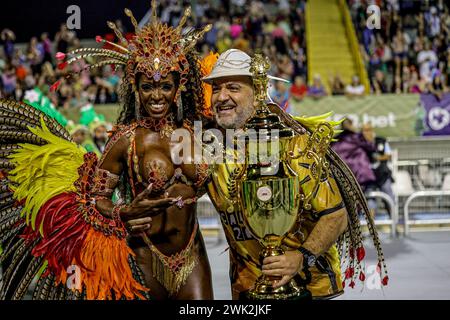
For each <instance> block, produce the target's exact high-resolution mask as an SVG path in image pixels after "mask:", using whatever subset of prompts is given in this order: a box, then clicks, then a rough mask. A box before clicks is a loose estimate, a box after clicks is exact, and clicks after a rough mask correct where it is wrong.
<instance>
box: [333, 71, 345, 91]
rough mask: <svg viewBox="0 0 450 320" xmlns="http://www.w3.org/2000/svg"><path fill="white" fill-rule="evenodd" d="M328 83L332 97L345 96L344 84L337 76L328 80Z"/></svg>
mask: <svg viewBox="0 0 450 320" xmlns="http://www.w3.org/2000/svg"><path fill="white" fill-rule="evenodd" d="M329 83H330V88H331V94H332V95H334V96H338V95H344V94H345V84H344V82H343V81H342V79H341V76H340V75H339V74H336V75H335V76H334V77H333V78H332V79H330V80H329Z"/></svg>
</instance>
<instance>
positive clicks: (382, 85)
mask: <svg viewBox="0 0 450 320" xmlns="http://www.w3.org/2000/svg"><path fill="white" fill-rule="evenodd" d="M372 88H373V91H374V92H375V93H376V94H381V93H386V92H388V90H387V84H386V79H385V76H384V73H383V71H381V70H377V71H375V77H374V78H373V79H372Z"/></svg>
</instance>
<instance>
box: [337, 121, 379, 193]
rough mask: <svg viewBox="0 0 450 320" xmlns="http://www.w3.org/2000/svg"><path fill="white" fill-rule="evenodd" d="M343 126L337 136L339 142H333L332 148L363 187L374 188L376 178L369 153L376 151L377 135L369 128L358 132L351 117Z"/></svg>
mask: <svg viewBox="0 0 450 320" xmlns="http://www.w3.org/2000/svg"><path fill="white" fill-rule="evenodd" d="M341 126H342V127H341V129H342V132H341V133H340V134H339V135H338V136H337V137H336V139H337V142H334V143H333V145H332V148H333V150H334V151H336V152H337V154H338V155H339V156H340V157H341V158H342V160H344V161H345V162H346V163H347V165H348V166H349V167H350V169H351V170H352V172H353V173H354V174H355V177H356V179H357V180H358V183H359V184H360V185H361V187H362V189H363V190H364V191H367V190H369V189H370V190H373V189H374V186H375V181H376V178H375V174H374V173H373V171H372V168H371V164H370V156H369V155H371V153H372V152H375V144H374V139H375V137H374V135H373V133H371V132H370V131H368V130H363V131H362V132H361V133H358V132H357V129H356V128H355V127H354V125H353V121H352V120H351V119H345V120H344V121H343V122H342V125H341Z"/></svg>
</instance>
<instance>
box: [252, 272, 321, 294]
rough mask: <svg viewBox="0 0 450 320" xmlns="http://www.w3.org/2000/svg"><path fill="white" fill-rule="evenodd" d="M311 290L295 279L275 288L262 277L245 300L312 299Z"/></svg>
mask: <svg viewBox="0 0 450 320" xmlns="http://www.w3.org/2000/svg"><path fill="white" fill-rule="evenodd" d="M311 299H312V297H311V292H309V291H308V290H306V289H305V288H302V287H299V286H297V284H296V283H295V281H294V280H291V281H290V282H289V283H288V284H285V285H284V286H281V287H279V288H274V287H273V286H272V284H271V283H270V282H269V281H268V280H267V279H266V278H265V277H263V276H262V277H260V278H259V279H258V280H257V281H256V284H255V287H254V288H253V289H252V290H249V291H247V292H246V293H245V300H311Z"/></svg>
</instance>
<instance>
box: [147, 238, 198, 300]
mask: <svg viewBox="0 0 450 320" xmlns="http://www.w3.org/2000/svg"><path fill="white" fill-rule="evenodd" d="M193 248H194V246H192V245H191V246H189V247H188V248H186V249H184V250H182V251H181V252H178V253H176V254H174V255H172V256H170V257H169V259H170V260H178V261H184V262H183V263H182V267H181V268H179V269H178V270H172V268H171V267H172V266H171V265H170V263H169V262H168V261H167V258H168V257H166V256H164V255H163V254H162V253H160V252H159V251H157V249H156V248H155V249H156V250H154V249H152V250H151V252H152V273H153V277H155V278H156V280H158V282H159V283H160V284H162V285H163V286H164V288H166V290H167V292H168V293H169V297H171V296H174V295H176V294H177V293H178V291H179V290H180V288H181V286H183V285H184V284H185V283H186V281H187V279H188V277H189V275H190V274H191V273H192V270H194V268H195V266H196V265H197V263H198V258H197V256H196V255H194V254H193V251H194V250H192V249H193Z"/></svg>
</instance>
